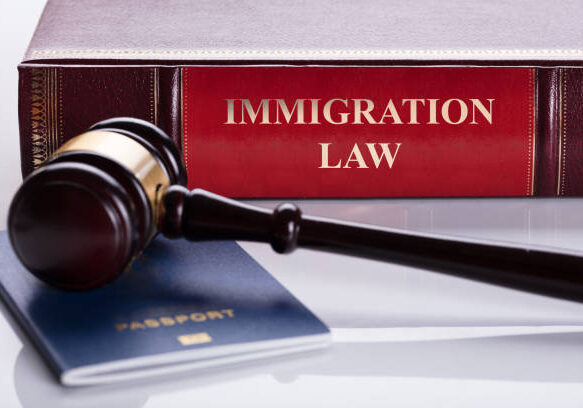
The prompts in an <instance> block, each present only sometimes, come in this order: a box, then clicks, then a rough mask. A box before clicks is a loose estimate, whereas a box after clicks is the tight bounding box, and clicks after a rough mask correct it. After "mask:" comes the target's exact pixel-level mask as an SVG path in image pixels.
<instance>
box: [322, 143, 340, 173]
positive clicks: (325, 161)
mask: <svg viewBox="0 0 583 408" xmlns="http://www.w3.org/2000/svg"><path fill="white" fill-rule="evenodd" d="M318 144H319V145H320V146H321V147H322V164H320V167H318V168H319V169H337V168H339V167H340V166H342V161H341V160H338V163H336V164H335V165H334V166H330V165H329V164H328V146H330V145H331V144H332V143H318Z"/></svg>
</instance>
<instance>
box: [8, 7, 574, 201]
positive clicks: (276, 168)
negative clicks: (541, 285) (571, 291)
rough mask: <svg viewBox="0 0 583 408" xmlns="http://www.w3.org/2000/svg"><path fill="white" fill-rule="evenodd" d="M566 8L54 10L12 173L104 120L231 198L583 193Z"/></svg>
mask: <svg viewBox="0 0 583 408" xmlns="http://www.w3.org/2000/svg"><path fill="white" fill-rule="evenodd" d="M582 13H583V6H581V5H580V4H577V3H576V2H570V3H565V4H561V7H549V6H548V4H546V3H544V2H539V1H534V0H532V1H527V2H511V1H507V0H506V1H502V0H494V1H490V2H477V1H464V0H454V1H448V2H441V1H433V0H423V1H419V2H416V3H415V4H414V5H412V4H410V3H407V2H396V1H389V2H387V1H382V0H367V1H359V2H353V1H349V0H344V1H332V0H325V1H319V2H316V3H314V2H293V1H283V0H278V1H268V0H258V1H254V2H251V3H249V2H227V1H217V0H203V1H197V2H184V1H180V0H169V1H165V2H147V4H144V2H139V1H129V2H120V1H115V0H100V1H93V0H77V1H65V0H61V1H59V0H49V1H48V3H47V6H46V9H45V11H44V13H43V15H42V18H41V20H40V22H39V25H38V27H37V30H36V32H35V34H34V36H33V38H32V41H31V44H30V47H29V49H28V51H27V53H26V55H25V57H24V59H23V62H22V64H21V65H20V67H19V70H20V88H19V92H20V96H19V100H20V102H19V103H20V108H19V112H20V138H21V139H20V140H21V153H22V171H23V174H24V175H26V174H28V173H30V172H31V171H32V170H33V169H35V168H36V167H38V166H39V165H40V164H42V163H43V161H44V160H46V159H47V158H48V157H49V156H50V155H51V153H53V152H54V151H55V150H56V149H57V148H58V147H59V146H60V145H61V144H62V143H63V142H64V141H66V140H67V139H68V138H70V137H73V136H74V135H76V134H78V133H80V132H82V131H84V130H85V129H86V128H87V127H88V126H90V125H91V124H92V123H94V122H96V121H99V120H102V119H105V118H108V117H111V116H135V117H138V118H142V119H146V120H149V121H151V122H153V123H155V124H157V125H159V126H160V127H161V128H162V129H164V130H165V131H166V132H167V133H168V134H169V135H170V136H171V137H172V139H173V140H174V141H175V142H176V143H177V145H178V146H180V148H181V149H182V153H183V155H184V160H185V162H186V166H187V169H188V177H189V186H190V187H195V186H196V187H201V188H205V189H208V190H211V191H214V192H216V193H219V194H224V195H228V196H232V197H405V196H407V197H435V196H533V195H534V196H581V195H583V178H582V177H581V176H580V175H581V174H583V138H582V136H581V135H583V122H582V121H581V120H580V119H581V117H583V96H582V95H583V93H582V89H583V71H582V61H583V50H582V49H581V44H580V41H579V39H580V38H583V25H581V24H580V20H581V19H580V16H581V14H582Z"/></svg>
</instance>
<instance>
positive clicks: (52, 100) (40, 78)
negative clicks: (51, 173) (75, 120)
mask: <svg viewBox="0 0 583 408" xmlns="http://www.w3.org/2000/svg"><path fill="white" fill-rule="evenodd" d="M62 83H63V81H62V72H61V70H60V69H59V68H33V69H31V105H30V106H31V108H30V109H31V110H30V119H31V151H32V165H33V168H35V169H36V168H37V167H39V166H40V165H41V164H42V163H43V162H44V161H45V160H47V159H48V158H49V157H50V156H51V154H52V153H53V152H54V151H55V150H56V149H57V148H58V146H59V145H60V144H61V143H62V141H63V102H62V101H63V86H62Z"/></svg>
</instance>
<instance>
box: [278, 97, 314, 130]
mask: <svg viewBox="0 0 583 408" xmlns="http://www.w3.org/2000/svg"><path fill="white" fill-rule="evenodd" d="M274 101H275V102H276V111H275V122H274V123H275V124H281V122H280V121H279V111H281V113H283V117H284V118H285V121H286V122H287V123H290V122H291V119H292V116H293V114H294V112H296V122H295V123H296V124H302V125H303V124H305V123H306V122H304V100H303V99H296V102H295V103H294V106H293V107H292V109H291V111H290V110H289V109H288V107H287V105H286V103H285V100H283V99H274Z"/></svg>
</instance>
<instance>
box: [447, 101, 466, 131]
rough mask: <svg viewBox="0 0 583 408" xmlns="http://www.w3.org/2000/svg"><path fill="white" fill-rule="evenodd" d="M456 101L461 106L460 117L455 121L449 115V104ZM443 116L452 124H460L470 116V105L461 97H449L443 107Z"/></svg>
mask: <svg viewBox="0 0 583 408" xmlns="http://www.w3.org/2000/svg"><path fill="white" fill-rule="evenodd" d="M454 101H455V102H457V103H458V105H459V107H460V117H459V119H458V120H457V121H453V120H451V119H450V117H449V105H451V103H452V102H454ZM441 116H443V120H445V121H446V122H447V123H449V124H450V125H459V124H460V123H462V122H463V121H464V120H466V118H467V117H468V106H467V105H466V103H465V102H464V101H462V100H461V99H455V98H454V99H448V100H447V101H445V102H444V103H443V106H442V107H441Z"/></svg>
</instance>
